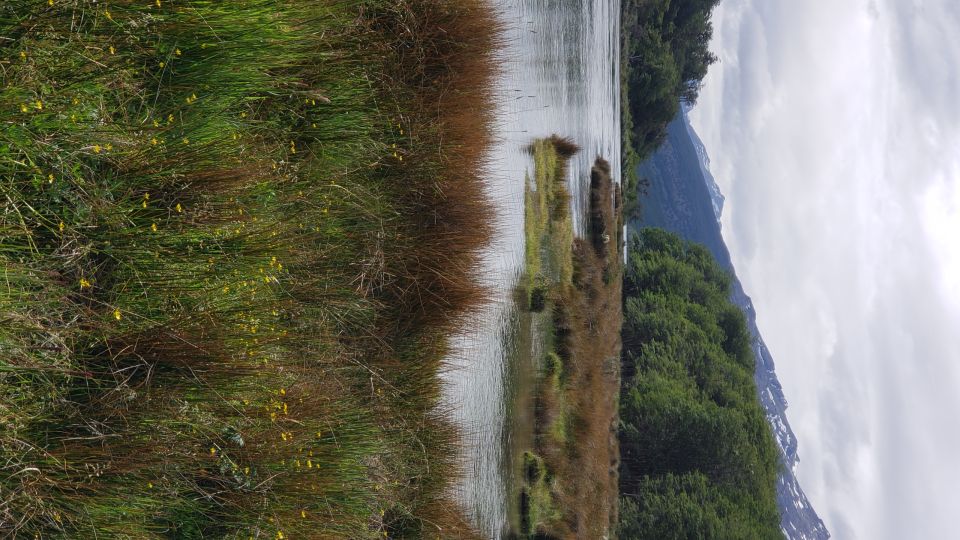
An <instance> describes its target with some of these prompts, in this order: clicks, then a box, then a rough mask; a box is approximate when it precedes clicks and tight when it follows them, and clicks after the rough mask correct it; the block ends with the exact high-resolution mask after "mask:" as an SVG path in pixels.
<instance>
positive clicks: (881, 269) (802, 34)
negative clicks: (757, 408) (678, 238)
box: [691, 0, 960, 540]
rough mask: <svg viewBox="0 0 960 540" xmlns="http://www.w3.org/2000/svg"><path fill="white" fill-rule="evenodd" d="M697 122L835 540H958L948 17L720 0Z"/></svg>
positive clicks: (952, 45) (956, 110)
mask: <svg viewBox="0 0 960 540" xmlns="http://www.w3.org/2000/svg"><path fill="white" fill-rule="evenodd" d="M712 49H713V51H714V52H715V53H716V54H717V55H718V57H719V58H720V62H719V63H718V64H716V65H714V66H713V67H712V68H711V72H710V73H709V75H708V76H707V78H706V80H705V84H704V88H703V91H702V93H701V96H700V100H699V102H698V105H697V107H696V109H694V111H693V113H692V114H691V118H692V121H693V124H694V127H695V129H696V130H697V132H698V133H699V134H700V136H701V138H702V139H703V141H704V143H705V144H706V146H707V149H708V151H709V153H710V158H711V170H712V172H713V174H714V176H715V177H716V179H717V182H718V184H719V185H720V187H721V189H722V190H723V192H724V194H725V195H726V197H727V203H726V206H725V208H724V216H723V220H722V222H723V233H724V238H725V240H726V242H727V244H728V246H729V248H730V251H731V255H732V257H733V262H734V265H735V267H736V269H737V273H738V275H739V277H740V279H741V281H742V282H743V285H744V288H745V289H746V291H747V293H748V294H749V295H750V296H751V297H752V298H753V301H754V304H755V306H756V308H757V316H758V325H759V327H760V331H761V333H762V334H763V337H764V340H765V341H766V343H767V345H768V346H769V348H770V350H771V352H772V353H773V358H774V360H775V362H776V365H777V374H778V376H779V379H780V381H781V383H782V384H783V387H784V391H785V393H786V396H787V399H788V400H789V403H790V408H789V409H788V411H787V416H788V418H789V421H790V423H791V424H792V426H793V428H794V431H795V432H796V435H797V437H798V439H799V444H800V459H801V461H800V465H799V467H798V470H797V473H798V477H799V479H800V483H801V486H802V487H803V488H804V490H805V491H806V493H807V496H808V497H809V499H810V501H811V503H812V504H813V505H814V508H815V509H816V510H817V512H818V513H819V515H820V517H821V518H823V520H824V521H825V522H826V524H827V527H828V528H829V529H830V531H831V533H832V534H833V537H834V538H836V539H839V540H846V539H862V540H874V539H880V540H884V539H891V540H893V539H896V540H904V539H911V540H912V539H943V538H960V532H957V531H956V528H957V527H956V523H957V517H958V514H957V513H958V511H960V1H957V0H723V2H722V3H721V4H720V6H719V7H718V8H717V11H716V12H715V13H714V42H713V44H712Z"/></svg>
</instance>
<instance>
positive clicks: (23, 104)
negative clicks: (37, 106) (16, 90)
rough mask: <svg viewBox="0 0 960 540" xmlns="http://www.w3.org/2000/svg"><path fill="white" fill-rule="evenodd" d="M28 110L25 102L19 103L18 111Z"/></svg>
mask: <svg viewBox="0 0 960 540" xmlns="http://www.w3.org/2000/svg"><path fill="white" fill-rule="evenodd" d="M29 110H30V108H29V107H27V104H26V103H22V104H20V112H27V111H29Z"/></svg>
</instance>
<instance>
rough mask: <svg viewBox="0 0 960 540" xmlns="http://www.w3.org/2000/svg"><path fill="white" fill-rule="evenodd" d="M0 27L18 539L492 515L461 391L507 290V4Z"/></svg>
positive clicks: (334, 3)
mask: <svg viewBox="0 0 960 540" xmlns="http://www.w3.org/2000/svg"><path fill="white" fill-rule="evenodd" d="M0 36H3V39H2V40H0V111H3V113H2V114H0V118H2V122H0V193H2V198H0V267H2V268H3V279H2V282H0V426H2V428H0V456H2V458H3V459H2V461H0V536H8V535H10V536H18V537H19V536H22V537H25V538H29V537H35V538H39V537H42V538H138V539H149V538H171V537H174V538H238V537H243V538H247V537H249V538H272V539H282V538H367V537H371V538H372V537H382V536H384V535H390V534H391V532H390V531H399V530H401V529H402V530H403V531H408V532H409V531H414V533H410V534H415V535H421V536H423V535H426V534H430V535H434V534H437V535H441V536H444V537H471V536H472V535H473V533H472V531H471V530H470V527H469V526H468V525H467V523H466V520H465V518H464V516H463V514H462V512H461V511H460V510H459V509H458V508H457V505H456V504H455V503H453V502H452V501H450V500H448V498H447V493H448V492H449V489H448V483H449V482H450V481H451V480H453V479H455V478H456V474H451V471H456V467H457V463H456V457H455V456H457V455H458V452H457V433H456V430H455V429H454V428H453V427H452V425H451V423H450V422H449V421H448V420H447V419H446V418H445V416H444V414H443V412H442V411H438V410H437V408H436V407H437V403H438V400H439V388H440V382H439V379H438V377H437V371H438V369H439V368H440V367H441V364H442V361H443V358H444V355H445V354H446V352H447V346H446V336H447V335H448V333H449V331H450V330H451V328H454V327H455V326H456V325H457V324H459V322H460V321H461V320H462V317H463V316H464V315H466V314H467V313H468V312H469V311H470V310H471V309H473V308H475V307H476V306H477V305H478V303H479V302H481V301H482V300H483V299H484V296H485V295H484V291H482V290H481V289H480V288H479V287H478V286H477V282H476V280H475V278H474V276H475V267H476V263H477V253H478V249H479V248H480V247H481V246H482V245H484V243H485V242H486V239H487V236H488V231H489V229H488V227H487V224H486V223H485V222H484V219H483V217H484V216H485V215H486V201H485V199H484V197H483V195H482V186H481V183H480V179H479V177H478V171H479V167H478V165H479V160H480V159H481V157H482V152H483V149H484V148H485V147H486V144H487V143H488V142H489V125H490V119H489V116H488V114H489V110H490V108H489V107H488V100H489V95H488V92H487V88H488V87H489V86H488V83H489V81H490V78H491V74H492V65H491V58H490V54H489V52H490V50H491V49H492V48H494V47H495V46H496V25H495V24H494V23H493V21H492V19H491V18H490V15H489V11H488V10H487V6H486V5H485V3H484V2H482V1H481V0H476V1H473V0H468V1H459V0H458V1H457V2H451V1H446V0H401V1H400V2H396V1H391V2H386V1H379V0H366V1H357V0H321V1H318V2H302V1H293V0H243V1H238V2H210V1H205V0H179V1H175V0H162V1H161V0H156V1H150V2H147V1H139V2H134V1H131V0H117V1H113V2H100V3H96V2H88V1H85V0H53V1H48V0H8V1H6V2H3V3H2V5H0ZM454 95H455V97H453V96H454ZM454 102H455V103H454ZM454 186H455V187H456V189H453V188H454ZM424 449H428V450H427V451H425V450H424ZM440 471H443V472H442V473H441V472H440ZM394 536H396V534H395V535H394Z"/></svg>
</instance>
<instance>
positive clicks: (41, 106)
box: [33, 99, 43, 111]
mask: <svg viewBox="0 0 960 540" xmlns="http://www.w3.org/2000/svg"><path fill="white" fill-rule="evenodd" d="M33 106H34V107H36V108H37V110H38V111H42V110H43V102H42V101H40V100H39V99H38V100H37V101H36V102H34V104H33Z"/></svg>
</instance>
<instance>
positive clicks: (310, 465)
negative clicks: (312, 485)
mask: <svg viewBox="0 0 960 540" xmlns="http://www.w3.org/2000/svg"><path fill="white" fill-rule="evenodd" d="M307 468H308V469H312V468H313V461H312V460H309V459H308V460H307Z"/></svg>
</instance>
